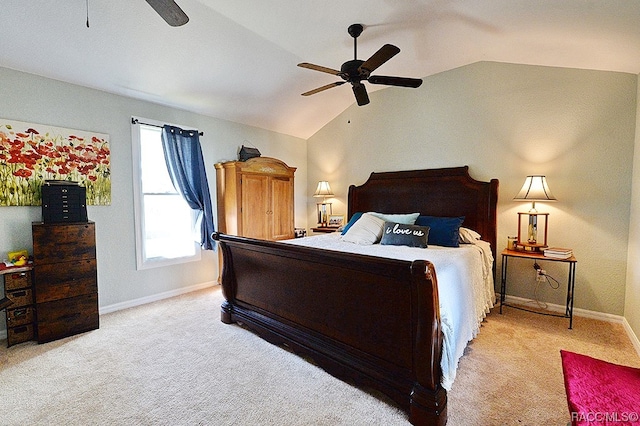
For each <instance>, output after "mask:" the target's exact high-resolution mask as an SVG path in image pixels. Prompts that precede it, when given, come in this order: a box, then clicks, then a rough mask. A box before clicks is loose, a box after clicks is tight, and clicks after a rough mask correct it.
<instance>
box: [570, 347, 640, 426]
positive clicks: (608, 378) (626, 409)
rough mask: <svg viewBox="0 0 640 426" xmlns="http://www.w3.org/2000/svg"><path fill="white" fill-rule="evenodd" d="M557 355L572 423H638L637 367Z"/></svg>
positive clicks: (639, 379) (639, 392)
mask: <svg viewBox="0 0 640 426" xmlns="http://www.w3.org/2000/svg"><path fill="white" fill-rule="evenodd" d="M560 355H561V357H562V371H563V373H564V387H565V389H566V391H567V402H568V404H569V413H570V415H571V424H572V425H574V426H576V425H589V426H593V425H616V426H621V425H640V418H639V417H640V369H638V368H632V367H627V366H623V365H617V364H612V363H610V362H606V361H602V360H599V359H595V358H591V357H589V356H586V355H580V354H576V353H573V352H568V351H562V350H561V351H560Z"/></svg>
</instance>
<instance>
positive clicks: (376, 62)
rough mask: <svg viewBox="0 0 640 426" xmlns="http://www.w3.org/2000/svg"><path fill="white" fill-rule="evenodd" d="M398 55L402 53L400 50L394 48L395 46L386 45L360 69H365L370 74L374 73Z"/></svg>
mask: <svg viewBox="0 0 640 426" xmlns="http://www.w3.org/2000/svg"><path fill="white" fill-rule="evenodd" d="M398 53H400V48H398V47H396V46H394V45H393V44H385V45H384V46H382V47H381V48H380V49H378V51H377V52H376V53H374V54H373V55H371V57H370V58H369V59H367V60H366V61H365V62H364V63H363V64H362V65H360V67H359V69H365V70H367V71H369V72H372V71H374V70H375V69H377V68H378V67H379V66H380V65H382V64H384V63H385V62H387V61H388V60H389V59H391V58H393V57H394V56H396V55H397V54H398Z"/></svg>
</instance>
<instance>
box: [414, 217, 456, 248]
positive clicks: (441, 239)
mask: <svg viewBox="0 0 640 426" xmlns="http://www.w3.org/2000/svg"><path fill="white" fill-rule="evenodd" d="M462 222H464V216H460V217H436V216H418V219H416V223H415V224H416V225H419V226H428V227H429V240H428V243H429V244H430V245H431V244H433V245H436V246H443V247H459V246H460V226H461V225H462Z"/></svg>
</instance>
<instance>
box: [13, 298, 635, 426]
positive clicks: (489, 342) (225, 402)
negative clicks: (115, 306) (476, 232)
mask: <svg viewBox="0 0 640 426" xmlns="http://www.w3.org/2000/svg"><path fill="white" fill-rule="evenodd" d="M221 301H222V295H221V292H220V289H219V288H218V287H216V288H212V289H206V290H202V291H198V292H194V293H190V294H187V295H183V296H179V297H175V298H172V299H168V300H165V301H161V302H156V303H152V304H149V305H145V306H140V307H137V308H132V309H128V310H124V311H119V312H114V313H111V314H107V315H103V316H101V318H100V321H101V328H100V329H99V330H95V331H92V332H89V333H85V334H83V335H80V336H74V337H70V338H67V339H63V340H59V341H55V342H51V343H47V344H43V345H38V344H36V343H33V342H29V343H25V344H21V345H17V346H14V347H12V348H9V349H7V348H6V347H1V348H0V407H2V410H0V424H2V425H24V424H30V425H54V424H55V425H58V424H66V425H113V424H118V425H122V424H124V425H129V424H135V425H372V424H376V425H378V424H379V425H407V424H409V423H408V421H407V417H406V415H405V414H404V413H403V412H401V411H399V410H398V409H397V408H396V407H394V406H393V405H390V404H388V403H386V402H384V401H382V400H381V399H379V398H377V397H376V396H373V395H371V394H369V393H368V392H366V391H363V390H360V389H358V388H355V387H353V386H351V385H349V384H347V383H344V382H342V381H340V380H337V379H335V378H334V377H332V376H330V375H328V374H327V373H325V372H324V371H323V370H321V369H319V368H317V367H315V366H314V365H312V364H311V363H309V362H307V361H305V360H304V359H302V358H300V357H298V356H296V355H293V354H291V353H289V352H287V351H286V350H283V349H281V348H279V347H276V346H274V345H271V344H269V343H267V342H265V341H263V340H262V339H260V338H258V337H256V336H255V335H253V334H252V333H251V332H249V331H247V330H245V329H243V328H241V327H239V326H235V325H233V326H229V325H225V324H223V323H221V322H220V319H219V318H220V315H219V312H220V311H219V306H220V303H221ZM504 312H505V313H504V314H503V315H499V314H497V313H492V314H490V315H489V316H488V317H487V319H486V321H485V322H484V324H483V327H482V331H481V332H480V334H479V336H478V337H477V338H476V339H475V340H474V341H473V342H471V344H470V345H469V347H468V349H467V353H466V354H465V356H464V357H463V358H462V360H461V362H460V367H459V370H458V378H457V379H456V382H455V383H454V386H453V389H452V390H451V392H450V393H449V422H448V425H451V426H455V425H469V424H473V425H510V424H514V425H540V424H555V425H565V424H566V423H567V421H568V419H569V415H568V410H567V405H566V399H565V395H564V386H563V381H562V368H561V364H560V353H559V350H560V349H567V350H570V351H574V352H579V353H584V354H587V355H591V356H594V357H598V358H602V359H606V360H608V361H612V362H617V363H621V364H627V365H633V366H640V358H639V357H638V356H637V354H636V353H635V351H634V349H633V347H632V345H631V343H630V342H629V341H628V338H627V336H626V333H625V332H624V330H623V329H622V326H620V325H617V324H611V323H604V322H599V321H594V320H589V319H584V318H580V317H577V318H574V329H573V330H568V329H567V320H564V319H559V318H552V317H544V316H537V315H533V314H530V313H526V312H523V311H519V310H516V309H509V308H505V311H504ZM4 343H5V342H0V345H2V344H4Z"/></svg>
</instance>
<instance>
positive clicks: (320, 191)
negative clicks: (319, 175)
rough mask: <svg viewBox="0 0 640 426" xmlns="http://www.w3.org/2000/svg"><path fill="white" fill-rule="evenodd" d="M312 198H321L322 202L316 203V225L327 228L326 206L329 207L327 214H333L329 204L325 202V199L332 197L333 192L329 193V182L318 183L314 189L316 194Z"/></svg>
mask: <svg viewBox="0 0 640 426" xmlns="http://www.w3.org/2000/svg"><path fill="white" fill-rule="evenodd" d="M313 196H314V197H322V202H321V203H316V208H317V210H318V224H320V226H327V206H329V214H333V210H332V208H331V203H327V202H326V199H327V197H333V192H331V187H330V186H329V182H327V181H326V180H321V181H320V182H318V187H317V188H316V192H315V193H314V194H313Z"/></svg>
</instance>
